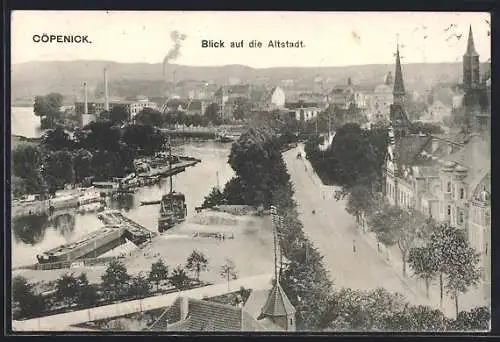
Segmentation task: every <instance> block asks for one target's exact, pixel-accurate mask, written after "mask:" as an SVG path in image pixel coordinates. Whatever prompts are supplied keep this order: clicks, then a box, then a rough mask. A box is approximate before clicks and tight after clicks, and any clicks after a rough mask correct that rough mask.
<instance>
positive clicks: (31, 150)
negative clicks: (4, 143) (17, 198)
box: [11, 145, 45, 194]
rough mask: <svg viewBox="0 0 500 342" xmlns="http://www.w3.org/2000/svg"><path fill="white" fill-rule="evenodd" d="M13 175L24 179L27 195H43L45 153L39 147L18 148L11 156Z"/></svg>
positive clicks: (25, 146)
mask: <svg viewBox="0 0 500 342" xmlns="http://www.w3.org/2000/svg"><path fill="white" fill-rule="evenodd" d="M11 160H12V175H13V176H16V177H19V178H21V179H23V188H24V190H25V192H26V193H31V194H33V193H41V192H42V191H43V189H44V187H45V184H44V180H43V177H42V173H41V171H42V163H43V153H42V151H41V150H40V149H39V148H38V147H34V146H30V145H24V146H23V145H21V146H18V147H17V148H16V149H15V150H14V151H12V155H11Z"/></svg>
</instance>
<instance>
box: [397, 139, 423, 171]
mask: <svg viewBox="0 0 500 342" xmlns="http://www.w3.org/2000/svg"><path fill="white" fill-rule="evenodd" d="M431 140H432V137H431V136H421V135H417V134H415V135H408V136H404V137H401V138H399V139H397V140H396V148H395V157H396V160H397V161H398V163H400V164H404V165H415V164H418V163H419V162H420V161H422V160H421V157H420V155H421V152H422V151H423V150H424V148H425V147H426V146H427V144H428V143H429V142H430V141H431Z"/></svg>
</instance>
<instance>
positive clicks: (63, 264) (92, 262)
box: [12, 256, 124, 271]
mask: <svg viewBox="0 0 500 342" xmlns="http://www.w3.org/2000/svg"><path fill="white" fill-rule="evenodd" d="M122 258H124V257H123V256H113V257H104V258H91V259H77V260H69V261H59V262H50V263H43V264H34V265H27V266H20V267H15V268H13V269H12V270H13V271H15V270H21V269H27V270H37V271H48V270H56V269H61V268H71V266H72V265H73V264H81V263H83V266H96V265H102V264H106V263H108V262H110V261H113V260H118V259H122Z"/></svg>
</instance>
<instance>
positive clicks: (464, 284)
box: [428, 224, 479, 312]
mask: <svg viewBox="0 0 500 342" xmlns="http://www.w3.org/2000/svg"><path fill="white" fill-rule="evenodd" d="M428 248H431V249H433V250H434V252H433V253H432V255H433V256H434V257H435V263H436V265H438V268H439V271H438V274H439V288H440V302H441V305H442V303H443V292H444V277H445V276H447V278H448V283H447V286H446V288H447V290H448V291H449V292H451V293H452V294H453V295H454V297H455V306H456V307H458V294H459V293H463V292H465V291H466V290H467V288H468V287H470V286H471V285H474V284H475V283H476V282H477V280H478V278H479V272H478V270H477V262H478V259H477V255H475V253H474V251H473V250H471V249H470V247H469V246H468V243H467V238H466V237H465V235H464V233H463V231H461V230H459V229H456V228H454V227H451V226H450V225H448V224H441V225H439V226H438V227H436V228H435V229H434V231H433V233H432V234H431V236H430V238H429V243H428ZM457 312H458V310H457Z"/></svg>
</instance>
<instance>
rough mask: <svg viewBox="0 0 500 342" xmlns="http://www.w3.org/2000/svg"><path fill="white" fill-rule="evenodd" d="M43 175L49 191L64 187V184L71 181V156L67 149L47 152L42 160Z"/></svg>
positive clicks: (53, 191)
mask: <svg viewBox="0 0 500 342" xmlns="http://www.w3.org/2000/svg"><path fill="white" fill-rule="evenodd" d="M43 176H44V179H45V182H46V183H47V187H48V191H49V193H55V192H56V190H58V189H62V188H64V185H65V184H69V183H73V181H74V178H73V156H72V154H71V153H70V152H68V151H55V152H52V153H50V154H48V155H47V156H46V157H45V160H44V168H43Z"/></svg>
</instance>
